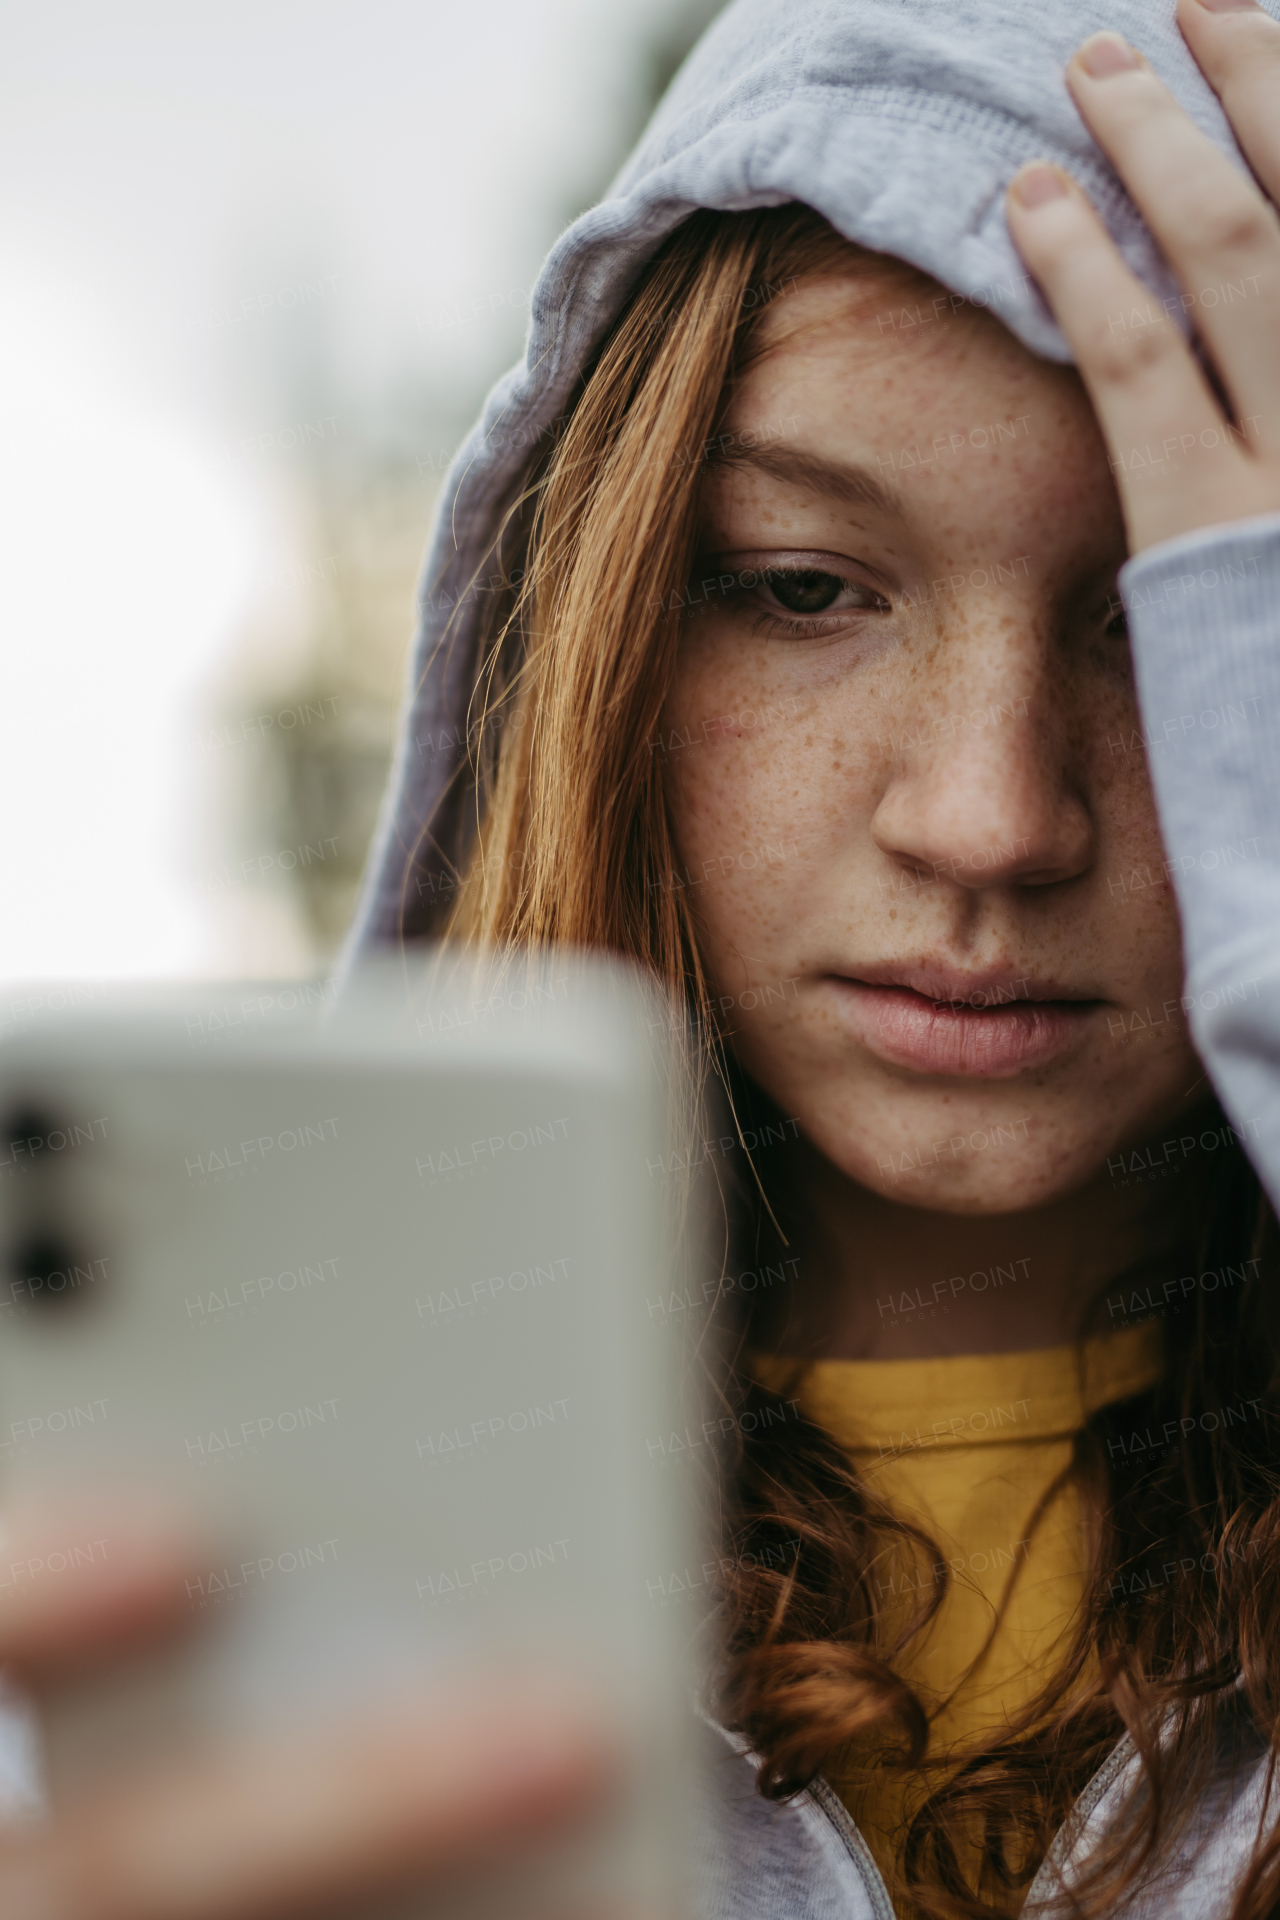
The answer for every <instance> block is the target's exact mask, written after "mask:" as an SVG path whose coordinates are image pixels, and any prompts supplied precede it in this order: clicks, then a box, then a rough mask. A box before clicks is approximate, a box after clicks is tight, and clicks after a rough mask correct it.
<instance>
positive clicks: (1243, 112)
mask: <svg viewBox="0 0 1280 1920" xmlns="http://www.w3.org/2000/svg"><path fill="white" fill-rule="evenodd" d="M1178 25H1179V26H1180V27H1181V28H1182V32H1183V37H1184V38H1185V40H1186V43H1187V45H1188V46H1189V47H1190V49H1191V51H1192V53H1193V55H1194V56H1195V59H1196V62H1197V64H1198V66H1199V68H1200V71H1201V73H1203V75H1204V77H1205V79H1206V80H1207V81H1208V82H1209V85H1210V86H1211V87H1212V88H1213V90H1214V92H1215V93H1216V94H1217V96H1218V98H1219V99H1220V100H1221V102H1222V105H1223V108H1224V109H1225V111H1226V115H1227V118H1228V120H1229V121H1230V122H1231V125H1232V128H1233V130H1234V132H1235V136H1236V139H1237V140H1238V141H1239V142H1240V145H1241V147H1242V148H1243V149H1244V153H1245V157H1246V158H1247V160H1248V162H1249V165H1250V166H1251V167H1252V168H1253V170H1254V172H1255V173H1256V174H1257V176H1258V178H1259V180H1260V181H1261V182H1262V185H1263V187H1264V189H1265V190H1266V192H1267V193H1269V194H1270V196H1271V198H1272V199H1273V200H1280V23H1277V22H1276V21H1275V20H1273V19H1272V18H1271V15H1270V14H1269V13H1264V12H1263V10H1262V8H1261V7H1260V6H1258V5H1256V4H1255V0H1229V4H1228V5H1227V6H1226V7H1225V8H1222V7H1220V6H1215V5H1212V4H1209V3H1208V0H1178Z"/></svg>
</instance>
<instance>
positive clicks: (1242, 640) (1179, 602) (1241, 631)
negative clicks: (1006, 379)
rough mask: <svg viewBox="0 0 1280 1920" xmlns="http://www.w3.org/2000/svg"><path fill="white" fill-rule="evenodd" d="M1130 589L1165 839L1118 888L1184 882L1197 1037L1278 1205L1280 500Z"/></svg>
mask: <svg viewBox="0 0 1280 1920" xmlns="http://www.w3.org/2000/svg"><path fill="white" fill-rule="evenodd" d="M1120 592H1121V596H1122V598H1123V600H1124V605H1125V611H1126V614H1127V616H1128V622H1129V636H1130V645H1131V648H1132V653H1133V663H1134V675H1135V678H1136V681H1137V689H1138V703H1139V707H1140V710H1141V715H1142V731H1141V733H1140V734H1139V735H1138V736H1137V738H1135V739H1133V740H1121V741H1120V742H1112V750H1113V752H1125V751H1134V750H1137V751H1145V753H1146V757H1147V763H1148V767H1149V769H1150V773H1151V782H1152V786H1153V788H1154V790H1155V798H1156V806H1157V809H1158V812H1159V816H1160V825H1161V828H1162V831H1163V834H1164V843H1165V852H1166V858H1165V865H1164V870H1163V872H1162V873H1161V874H1154V875H1145V876H1143V875H1139V874H1135V875H1133V876H1126V878H1125V881H1124V883H1123V885H1122V889H1121V890H1122V891H1128V892H1132V893H1138V892H1139V891H1140V888H1141V886H1142V885H1144V884H1152V883H1154V882H1158V881H1160V880H1162V879H1164V878H1166V877H1167V878H1168V879H1170V880H1171V881H1172V883H1173V885H1174V888H1175V890H1176V892H1177V897H1178V904H1179V907H1180V909H1181V915H1182V935H1183V946H1184V952H1185V957H1186V970H1187V980H1186V986H1185V989H1184V1001H1183V1005H1184V1008H1185V1010H1186V1012H1187V1014H1188V1017H1189V1020H1190V1025H1191V1032H1192V1037H1193V1038H1194V1040H1195V1042H1196V1046H1197V1048H1198V1049H1199V1052H1200V1054H1201V1057H1202V1058H1203V1060H1204V1063H1205V1065H1206V1067H1207V1068H1208V1070H1209V1073H1210V1076H1211V1078H1212V1079H1213V1082H1214V1084H1215V1086H1216V1087H1217V1089H1218V1092H1219V1095H1220V1096H1221V1098H1222V1101H1223V1104H1224V1106H1225V1107H1226V1109H1227V1112H1228V1114H1229V1115H1230V1117H1231V1119H1232V1121H1233V1123H1234V1125H1235V1127H1236V1128H1237V1130H1238V1131H1239V1132H1241V1133H1242V1135H1243V1137H1244V1141H1245V1145H1246V1147H1247V1149H1248V1151H1249V1153H1250V1156H1251V1157H1252V1159H1253V1161H1254V1164H1255V1165H1256V1166H1257V1167H1258V1170H1259V1172H1260V1173H1261V1175H1262V1177H1263V1180H1264V1182H1265V1184H1266V1185H1267V1187H1268V1189H1269V1191H1270V1194H1271V1198H1272V1200H1273V1202H1277V1201H1278V1200H1280V513H1274V514H1264V515H1260V516H1258V517H1257V518H1255V519H1249V520H1237V521H1232V522H1230V523H1228V524H1226V525H1224V526H1218V527H1208V528H1205V529H1203V530H1201V531H1199V532H1196V533H1189V534H1183V535H1180V536H1179V537H1178V538H1177V539H1175V540H1167V541H1164V542H1162V543H1161V544H1160V545H1159V546H1157V547H1151V548H1149V549H1148V550H1147V551H1146V552H1145V553H1141V554H1139V555H1138V556H1137V557H1136V559H1133V560H1130V561H1129V562H1128V563H1127V564H1126V565H1125V567H1124V568H1123V569H1122V571H1121V574H1120ZM1113 884H1114V883H1113ZM1188 1002H1189V1003H1190V1004H1189V1005H1188Z"/></svg>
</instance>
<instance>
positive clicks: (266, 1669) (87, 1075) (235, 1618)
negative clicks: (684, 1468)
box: [0, 961, 696, 1915]
mask: <svg viewBox="0 0 1280 1920" xmlns="http://www.w3.org/2000/svg"><path fill="white" fill-rule="evenodd" d="M416 972H417V976H418V978H419V979H423V978H424V977H425V975H426V969H425V968H424V967H423V965H422V963H421V962H419V963H417V968H416ZM272 992H273V993H274V994H275V995H276V996H277V997H278V1002H279V1004H275V1005H272V1006H271V1007H270V1008H269V1009H268V1010H267V1011H266V1012H265V1013H263V1014H262V1017H261V1018H257V1019H253V1020H246V1021H245V1023H244V1024H243V1026H242V1028H241V1029H240V1030H239V1031H237V1030H236V1027H235V1023H234V1021H233V1020H231V1019H228V1018H223V1017H222V1015H220V1014H219V1013H218V1008H219V1006H220V1003H221V1002H223V1001H225V1002H226V1008H225V1009H224V1010H223V1011H224V1012H225V1011H227V1010H229V1009H232V1008H234V1007H235V1006H236V1005H237V1004H238V1005H240V1006H241V1007H243V1006H245V1005H251V1004H253V1003H254V1002H255V1001H257V1002H261V1001H262V999H263V998H264V996H263V995H259V994H255V993H253V992H246V991H244V990H240V991H239V992H238V993H237V992H236V991H233V990H226V991H222V992H219V991H218V990H211V989H205V990H203V991H202V992H201V991H197V990H192V991H191V992H189V993H175V992H174V991H173V990H166V992H165V993H163V994H162V995H159V996H157V997H156V998H155V999H154V1000H150V999H149V998H148V996H147V995H146V994H145V993H144V994H135V995H133V996H132V997H131V998H129V999H128V1000H127V1001H125V1002H120V1000H119V996H117V997H116V998H117V1005H116V1006H115V1008H114V1010H108V1011H103V1010H102V1009H101V1008H100V1007H98V1006H95V1005H94V1004H92V1003H90V1004H89V1005H88V1007H87V1010H86V1009H85V1008H84V1007H83V1006H82V1007H81V1009H80V1010H71V1011H68V1012H67V1013H66V1014H65V1016H60V1017H58V1018H49V1017H46V1018H44V1019H42V1020H41V1021H39V1022H37V1023H35V1024H33V1025H30V1026H29V1028H28V1030H27V1031H25V1032H18V1033H15V1034H13V1035H12V1037H10V1038H9V1039H8V1040H7V1041H6V1043H5V1044H4V1045H3V1046H2V1047H0V1119H2V1123H3V1124H2V1125H0V1256H2V1258H3V1263H4V1265H3V1274H2V1276H0V1476H2V1477H3V1482H4V1484H5V1485H6V1486H7V1487H8V1488H9V1489H10V1490H12V1491H14V1492H21V1491H23V1490H24V1489H25V1490H26V1491H27V1492H28V1493H29V1494H30V1492H31V1490H32V1489H35V1490H37V1491H36V1495H35V1497H39V1490H40V1489H44V1488H47V1487H48V1486H49V1485H50V1484H51V1483H52V1482H55V1481H56V1480H57V1479H58V1478H59V1477H62V1478H64V1479H71V1480H74V1481H75V1482H76V1483H78V1484H79V1485H80V1486H81V1487H83V1486H84V1485H85V1484H86V1483H88V1484H89V1485H90V1486H92V1485H93V1484H95V1481H96V1480H98V1479H100V1478H102V1477H104V1476H105V1477H107V1478H110V1479H114V1480H119V1481H124V1482H130V1481H133V1482H136V1481H138V1480H139V1479H143V1480H151V1481H154V1480H156V1479H160V1480H162V1481H164V1482H165V1483H167V1484H168V1485H169V1486H171V1487H177V1488H178V1489H179V1491H180V1493H181V1496H182V1498H183V1499H184V1500H189V1501H190V1502H192V1503H194V1504H196V1505H198V1506H200V1507H201V1508H202V1509H204V1510H206V1511H207V1512H208V1513H210V1514H211V1515H212V1516H213V1524H214V1525H215V1526H216V1527H217V1529H218V1530H219V1537H220V1538H221V1539H223V1540H225V1542H226V1545H225V1549H224V1550H222V1551H220V1552H219V1553H218V1554H217V1556H216V1558H215V1559H212V1560H211V1561H210V1564H209V1565H208V1566H207V1567H206V1568H204V1569H203V1570H202V1571H201V1573H200V1574H199V1576H198V1577H197V1579H196V1581H195V1583H194V1585H193V1588H192V1599H193V1604H194V1605H196V1606H197V1607H198V1608H199V1609H201V1610H202V1611H203V1612H204V1613H205V1614H206V1615H207V1616H208V1624H207V1630H206V1629H205V1628H203V1627H202V1629H201V1630H200V1631H199V1632H197V1633H195V1634H193V1635H191V1636H189V1637H188V1638H187V1639H186V1640H185V1641H184V1642H183V1643H182V1644H181V1645H180V1646H178V1647H176V1648H175V1649H173V1650H171V1651H168V1652H165V1653H163V1654H160V1655H155V1656H150V1657H149V1658H148V1659H147V1661H146V1662H144V1663H138V1664H135V1665H134V1666H133V1667H130V1668H125V1669H122V1670H120V1671H118V1672H116V1673H114V1674H113V1675H111V1676H110V1677H109V1678H107V1679H99V1680H96V1681H93V1682H90V1681H84V1682H81V1683H78V1684H76V1685H74V1686H67V1687H64V1688H62V1689H61V1690H60V1692H59V1693H58V1694H57V1695H56V1696H55V1697H54V1698H53V1699H52V1700H51V1702H50V1704H49V1707H48V1710H47V1741H48V1771H49V1782H50V1790H51V1793H52V1796H53V1798H54V1801H55V1803H56V1800H57V1797H58V1795H59V1794H60V1793H62V1792H64V1791H66V1790H68V1789H69V1788H71V1787H77V1788H78V1787H81V1786H83V1785H85V1784H86V1783H87V1782H89V1781H91V1780H92V1779H93V1778H95V1777H99V1776H105V1775H106V1774H107V1772H108V1770H110V1771H111V1772H112V1773H115V1772H117V1771H118V1770H119V1769H120V1768H121V1767H122V1766H125V1765H129V1764H132V1763H134V1762H138V1761H143V1760H146V1759H151V1760H154V1759H156V1758H157V1757H158V1756H160V1755H163V1754H169V1753H172V1752H176V1751H177V1750H178V1749H179V1748H180V1747H181V1746H182V1745H183V1744H184V1743H186V1742H192V1741H206V1740H217V1741H220V1742H222V1741H225V1740H227V1739H233V1740H234V1739H237V1738H241V1737H250V1736H252V1735H253V1734H254V1733H255V1732H258V1731H264V1730H268V1729H272V1730H278V1729H279V1728H280V1726H281V1725H282V1724H298V1725H301V1724H303V1723H304V1721H306V1720H310V1719H318V1717H319V1715H320V1711H321V1709H326V1708H328V1709H332V1708H337V1707H341V1706H342V1705H344V1704H351V1703H354V1702H356V1701H359V1700H363V1699H365V1698H366V1697H368V1696H370V1695H371V1694H373V1693H375V1692H377V1691H379V1690H383V1691H387V1690H395V1689H396V1687H397V1686H399V1685H401V1684H403V1681H404V1677H405V1676H406V1675H407V1674H409V1673H415V1674H420V1673H422V1671H423V1670H424V1668H426V1669H429V1670H431V1671H438V1672H439V1673H440V1674H441V1675H442V1676H443V1675H446V1674H449V1675H454V1674H457V1673H461V1672H465V1671H467V1670H473V1669H475V1668H476V1667H477V1666H483V1665H485V1664H486V1663H488V1664H492V1663H493V1662H495V1661H501V1660H505V1659H507V1658H508V1657H510V1656H511V1655H525V1656H527V1655H533V1656H535V1657H537V1658H543V1659H551V1660H553V1661H555V1662H557V1663H558V1664H559V1665H560V1666H561V1667H563V1668H570V1669H572V1670H574V1671H575V1672H578V1673H581V1674H583V1675H585V1676H586V1677H588V1678H589V1679H594V1680H595V1681H596V1682H597V1683H598V1684H599V1685H600V1686H601V1687H603V1688H604V1690H605V1691H606V1692H607V1694H608V1695H609V1697H610V1698H611V1699H612V1700H613V1702H614V1703H615V1704H616V1709H617V1712H618V1714H619V1716H620V1720H621V1723H622V1724H623V1725H624V1727H625V1728H626V1729H627V1733H628V1737H629V1738H630V1739H631V1740H632V1741H633V1743H634V1747H635V1753H636V1758H637V1764H636V1766H635V1767H634V1768H633V1778H634V1785H633V1789H632V1791H631V1794H630V1798H629V1801H628V1804H627V1805H626V1807H625V1808H624V1809H622V1810H621V1811H620V1812H615V1814H614V1815H612V1816H611V1817H610V1819H609V1821H608V1823H607V1825H606V1826H605V1827H603V1828H602V1829H601V1830H600V1831H598V1832H597V1833H596V1834H594V1835H593V1836H588V1837H587V1838H586V1839H584V1841H583V1842H582V1843H581V1844H580V1845H579V1846H577V1847H575V1849H574V1850H573V1857H572V1858H568V1857H567V1856H566V1857H565V1858H562V1859H561V1860H560V1861H559V1862H558V1864H557V1866H556V1868H555V1871H554V1872H549V1873H548V1874H547V1875H545V1876H544V1881H545V1884H543V1885H541V1890H539V1885H537V1884H535V1883H534V1882H533V1881H531V1880H530V1878H529V1877H528V1876H527V1875H522V1876H521V1879H520V1900H519V1912H520V1913H521V1914H522V1915H528V1914H530V1913H533V1912H537V1911H541V1910H542V1908H543V1906H544V1905H545V1906H546V1908H547V1910H548V1911H551V1910H553V1908H554V1907H555V1905H556V1904H557V1903H558V1902H562V1901H563V1900H564V1898H565V1897H566V1893H567V1892H569V1891H572V1892H573V1894H574V1895H575V1897H585V1898H588V1899H598V1900H600V1901H601V1902H614V1901H617V1900H619V1899H621V1900H623V1901H624V1902H626V1903H630V1904H632V1905H634V1907H635V1909H636V1910H637V1911H650V1912H673V1913H674V1912H677V1911H678V1910H679V1907H680V1904H681V1892H680V1887H681V1882H682V1868H681V1859H680V1852H681V1845H680V1838H679V1818H678V1815H679V1808H678V1802H679V1800H680V1799H681V1797H682V1790H681V1788H680V1787H679V1785H678V1781H679V1764H678V1756H679V1755H680V1754H682V1753H683V1752H684V1750H685V1747H686V1744H687V1738H688V1737H687V1736H686V1731H685V1729H686V1726H687V1725H688V1724H690V1720H691V1716H690V1710H689V1705H688V1696H687V1684H688V1675H687V1669H686V1665H685V1658H684V1649H683V1645H682V1633H683V1632H684V1631H686V1630H687V1623H686V1622H685V1621H684V1619H683V1617H682V1616H681V1615H680V1614H678V1613H674V1612H672V1611H671V1610H670V1609H669V1608H668V1607H667V1606H666V1605H665V1604H664V1595H665V1593H666V1590H667V1582H668V1576H669V1574H670V1573H671V1572H672V1571H673V1570H675V1569H677V1568H681V1567H683V1566H685V1565H686V1564H687V1563H688V1561H689V1558H690V1554H691V1546H692V1542H693V1538H694V1530H695V1527H696V1518H695V1515H694V1512H693V1506H692V1501H691V1495H690V1489H689V1488H688V1486H686V1485H682V1484H681V1482H680V1480H679V1477H678V1476H673V1475H671V1474H670V1473H665V1472H663V1471H662V1470H661V1468H660V1466H659V1467H655V1464H654V1452H653V1446H652V1441H653V1436H654V1435H662V1434H664V1433H665V1432H667V1431H669V1430H671V1429H672V1428H673V1427H676V1428H678V1427H680V1426H682V1425H683V1423H684V1421H685V1420H686V1419H687V1417H688V1409H687V1407H685V1406H684V1402H683V1396H684V1394H685V1392H686V1384H687V1383H686V1379H685V1362H684V1360H683V1357H682V1356H681V1355H680V1354H679V1353H678V1352H676V1351H675V1350H674V1349H673V1346H672V1345H671V1336H670V1334H669V1333H668V1332H666V1331H664V1327H665V1324H666V1322H665V1317H664V1316H658V1317H657V1319H656V1320H655V1316H654V1314H653V1312H652V1303H653V1301H654V1299H655V1298H657V1297H659V1296H661V1295H662V1294H663V1292H664V1290H669V1288H670V1283H671V1273H670V1262H671V1260H672V1259H673V1258H678V1259H688V1258H690V1253H689V1248H688V1244H687V1242H681V1240H680V1228H679V1223H678V1222H676V1221H675V1220H674V1218H673V1216H672V1211H671V1209H672V1202H673V1191H672V1182H671V1181H670V1180H669V1179H668V1178H667V1177H666V1173H667V1168H668V1163H669V1160H670V1155H669V1154H668V1150H667V1149H668V1141H667V1125H668V1119H667V1113H668V1097H669V1093H670V1087H669V1085H664V1084H663V1071H662V1070H661V1069H660V1067H659V1066H658V1065H657V1064H656V1062H657V1061H658V1060H659V1058H660V1056H659V1055H658V1053H657V1052H656V1050H655V1043H654V1036H655V1034H656V1035H658V1036H661V1035H662V1034H663V1032H664V1031H665V1030H666V1029H667V1026H668V1024H669V1023H667V1022H665V1021H664V1019H663V1018H662V1016H661V1013H660V1012H659V1013H658V1014H657V1015H655V1004H654V1002H653V1000H652V998H651V997H650V996H649V995H648V994H647V993H646V991H645V990H644V989H642V988H641V987H640V986H639V985H638V984H637V983H636V982H635V981H634V980H632V979H630V978H628V977H627V976H625V975H622V974H620V973H618V972H616V971H613V970H610V969H608V968H605V967H603V966H602V965H599V964H594V963H593V964H587V963H585V962H576V961H575V962H573V963H571V964H570V963H564V962H559V963H557V962H551V961H547V962H543V963H540V964H539V965H537V966H530V967H526V968H524V969H522V970H519V971H515V972H513V971H510V970H508V971H506V972H505V973H503V974H501V975H498V974H495V973H492V972H490V971H488V970H486V969H485V968H484V967H482V966H480V965H479V964H478V963H473V962H469V961H468V962H465V963H459V964H457V965H453V966H452V967H451V970H450V971H449V972H448V973H447V974H446V973H445V972H444V971H443V970H442V968H441V965H440V964H439V962H438V961H437V965H436V970H435V974H434V976H433V983H430V982H429V983H428V984H423V985H417V986H415V987H414V988H413V989H412V990H410V988H409V986H408V985H407V983H406V975H405V973H404V971H403V970H402V969H399V968H389V969H376V970H373V971H372V972H370V973H367V974H364V975H361V976H360V977H358V978H356V979H354V980H352V981H351V982H350V983H349V984H348V987H347V989H346V991H345V992H344V994H342V995H341V996H339V997H338V1000H337V1005H336V1008H335V1007H334V1005H333V999H334V996H333V995H332V993H330V992H327V991H326V992H324V993H321V994H318V995H313V996H305V995H303V994H302V993H301V992H300V991H299V992H298V993H296V994H294V995H293V998H292V999H291V1000H290V999H289V997H288V996H287V995H286V994H284V993H283V992H282V990H280V989H279V988H276V989H273V990H272ZM267 997H268V998H269V996H267ZM260 1011H261V1009H260ZM211 1021H212V1024H211ZM659 1451H660V1450H659ZM72 1550H74V1551H75V1552H85V1553H90V1554H92V1553H93V1552H95V1551H98V1550H99V1546H98V1545H96V1544H95V1543H94V1542H93V1541H91V1540H89V1539H86V1540H85V1541H84V1542H78V1541H77V1542H74V1543H72V1542H68V1551H72ZM100 1550H101V1551H102V1552H104V1553H105V1552H109V1550H110V1549H109V1542H107V1543H105V1544H103V1545H101V1548H100ZM8 1577H20V1576H18V1575H17V1574H15V1573H14V1571H13V1570H12V1569H11V1570H8V1571H7V1572H6V1570H3V1569H0V1583H2V1582H3V1580H4V1579H5V1578H8ZM689 1737H691V1736H689ZM506 1897H507V1895H505V1894H503V1893H502V1892H501V1891H500V1890H499V1891H494V1892H492V1893H491V1894H485V1893H484V1892H483V1890H482V1891H481V1892H480V1893H479V1894H477V1896H476V1898H477V1905H476V1908H475V1910H476V1911H477V1912H480V1911H483V1912H486V1913H488V1912H493V1913H497V1912H506V1911H508V1910H509V1909H508V1908H507V1907H506V1906H505V1905H504V1904H503V1902H504V1899H505V1898H506ZM412 1911H414V1912H415V1913H416V1912H425V1911H428V1908H427V1907H425V1906H423V1905H421V1904H419V1905H416V1906H414V1907H413V1908H412ZM449 1911H450V1913H451V1914H456V1913H461V1912H463V1911H470V1908H467V1907H465V1905H464V1903H462V1902H461V1901H460V1900H459V1898H458V1897H456V1896H455V1897H453V1898H451V1900H450V1903H449Z"/></svg>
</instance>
